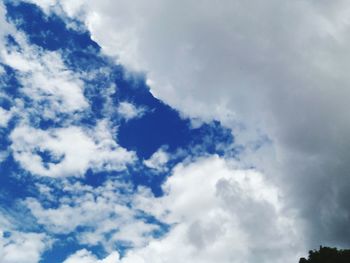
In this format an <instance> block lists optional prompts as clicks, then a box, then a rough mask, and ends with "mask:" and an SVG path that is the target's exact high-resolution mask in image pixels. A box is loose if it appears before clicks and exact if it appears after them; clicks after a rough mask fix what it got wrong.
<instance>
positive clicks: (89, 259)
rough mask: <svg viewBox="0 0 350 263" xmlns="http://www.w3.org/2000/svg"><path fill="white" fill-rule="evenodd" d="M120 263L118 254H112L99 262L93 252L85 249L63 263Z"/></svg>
mask: <svg viewBox="0 0 350 263" xmlns="http://www.w3.org/2000/svg"><path fill="white" fill-rule="evenodd" d="M117 262H119V254H118V252H114V253H112V254H110V255H109V256H108V257H106V258H105V259H102V260H98V259H97V258H96V257H95V256H94V255H92V254H91V252H89V251H87V250H85V249H83V250H79V251H78V252H76V253H75V254H74V255H71V256H70V257H69V258H67V259H66V260H65V261H64V262H63V263H117Z"/></svg>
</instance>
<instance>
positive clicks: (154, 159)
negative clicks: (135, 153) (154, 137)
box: [143, 148, 169, 171]
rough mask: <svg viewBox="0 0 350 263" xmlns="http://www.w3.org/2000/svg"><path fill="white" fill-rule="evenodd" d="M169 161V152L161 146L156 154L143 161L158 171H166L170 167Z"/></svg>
mask: <svg viewBox="0 0 350 263" xmlns="http://www.w3.org/2000/svg"><path fill="white" fill-rule="evenodd" d="M168 161H169V156H168V153H167V152H166V151H165V150H164V149H163V148H160V149H159V150H157V151H156V152H155V153H154V154H152V156H151V157H150V158H149V159H147V160H144V161H143V163H144V165H146V166H147V167H149V168H152V169H155V170H158V171H166V170H167V169H168V168H167V166H166V164H167V162H168Z"/></svg>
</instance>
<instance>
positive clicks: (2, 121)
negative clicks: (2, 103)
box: [0, 107, 12, 127]
mask: <svg viewBox="0 0 350 263" xmlns="http://www.w3.org/2000/svg"><path fill="white" fill-rule="evenodd" d="M11 117H12V112H11V111H10V110H5V109H4V108H1V107H0V127H6V126H7V123H8V122H9V120H10V119H11Z"/></svg>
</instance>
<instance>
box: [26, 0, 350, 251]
mask: <svg viewBox="0 0 350 263" xmlns="http://www.w3.org/2000/svg"><path fill="white" fill-rule="evenodd" d="M33 2H37V3H38V4H40V2H41V1H39V2H38V1H34V0H33ZM56 2H60V3H61V5H62V7H63V9H64V10H66V12H67V13H68V14H69V15H73V16H76V17H78V18H80V19H82V20H83V21H84V22H85V24H86V25H87V27H88V28H89V30H90V31H91V33H92V37H93V39H95V40H96V41H97V42H98V43H99V44H100V45H101V46H102V48H103V50H104V51H105V52H106V53H107V54H110V55H112V56H115V57H117V59H118V60H119V62H121V63H122V64H124V65H126V66H127V67H129V68H130V69H136V70H142V71H145V72H146V73H147V78H148V83H149V84H150V86H151V90H152V92H153V93H154V94H155V95H156V96H157V97H158V98H160V99H162V100H164V101H165V102H167V103H169V104H170V105H172V106H175V107H176V108H177V109H179V110H180V111H182V112H183V113H184V114H187V115H191V116H192V117H200V118H201V119H211V118H214V119H219V120H221V121H223V122H224V123H225V124H226V125H227V126H229V127H231V128H232V129H233V130H234V132H235V135H236V141H237V142H240V143H246V142H247V141H252V140H253V141H254V140H255V138H252V136H256V133H255V131H256V130H260V131H262V134H267V135H268V137H269V138H270V139H271V140H272V141H273V147H274V151H273V152H274V154H275V155H270V156H268V157H265V156H256V155H255V156H254V157H252V156H250V157H249V158H250V159H249V160H253V159H254V163H253V164H252V165H254V166H261V167H262V168H263V169H264V170H265V171H266V172H267V173H268V175H269V176H270V177H272V178H274V180H275V181H276V182H278V183H279V185H280V187H281V188H282V189H283V190H284V191H285V193H287V196H288V197H289V204H290V205H291V206H294V207H298V208H299V209H300V211H301V214H302V215H303V216H304V217H305V218H306V219H308V220H309V221H310V228H311V229H313V230H314V231H312V233H310V234H311V238H312V239H314V242H315V243H314V244H315V245H319V244H320V243H324V242H332V244H334V245H337V244H348V245H349V244H350V239H349V237H350V235H349V232H347V231H342V230H344V229H348V227H347V226H348V225H349V218H350V216H349V215H350V208H349V205H348V203H347V201H346V200H348V199H349V194H348V191H347V188H348V186H349V184H350V178H349V176H347V171H349V168H350V167H349V163H350V160H349V156H350V155H349V147H350V141H349V139H348V134H349V132H350V120H349V114H347V112H348V100H349V98H350V94H349V93H350V89H349V88H348V87H349V84H350V78H349V74H348V72H347V71H348V70H347V69H348V67H349V58H348V56H349V55H348V54H350V52H349V48H350V45H349V42H350V40H349V34H348V32H349V29H350V22H349V19H348V13H349V10H350V5H349V2H348V1H345V0H336V1H331V2H327V1H287V2H286V1H278V0H268V1H263V2H262V1H259V0H253V1H241V0H234V1H220V2H213V1H208V0H205V1H201V2H200V4H199V3H198V1H187V0H186V1H184V0H181V1H176V2H174V1H160V0H152V1H147V2H145V1H140V0H138V1H132V2H125V1H118V0H117V1H113V2H112V1H109V0H98V1H80V2H79V3H80V4H81V6H80V7H81V8H80V9H79V6H78V5H79V3H78V2H75V3H74V6H73V4H70V3H69V2H68V1H62V2H61V1H51V4H52V5H54V4H55V3H56ZM46 6H47V5H46ZM78 10H84V12H80V11H78ZM116 14H117V15H116ZM237 121H238V124H239V125H237ZM240 122H243V123H244V125H241V123H240ZM242 127H243V128H242ZM247 127H248V128H247ZM246 128H247V129H246ZM245 146H246V145H245ZM260 152H265V153H266V151H259V152H258V153H260ZM261 159H264V163H263V164H262V163H260V160H261ZM315 186H317V187H315ZM310 189H311V190H310ZM320 200H322V202H320ZM339 214H342V215H344V216H342V217H339V216H338V215H339Z"/></svg>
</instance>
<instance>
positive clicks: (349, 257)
mask: <svg viewBox="0 0 350 263" xmlns="http://www.w3.org/2000/svg"><path fill="white" fill-rule="evenodd" d="M299 263H350V249H339V250H338V249H337V248H330V247H322V246H321V247H320V249H319V250H310V251H309V257H308V259H306V258H301V259H300V260H299Z"/></svg>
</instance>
